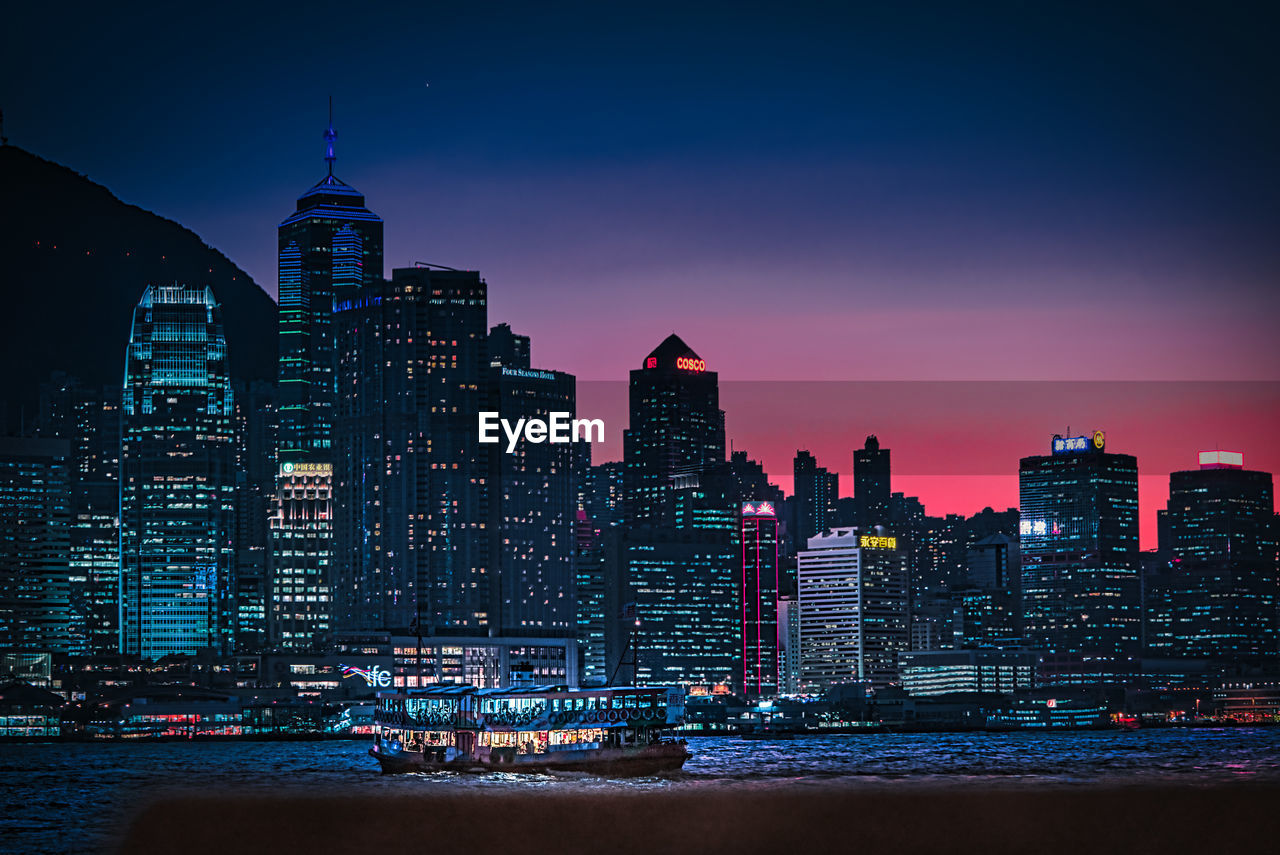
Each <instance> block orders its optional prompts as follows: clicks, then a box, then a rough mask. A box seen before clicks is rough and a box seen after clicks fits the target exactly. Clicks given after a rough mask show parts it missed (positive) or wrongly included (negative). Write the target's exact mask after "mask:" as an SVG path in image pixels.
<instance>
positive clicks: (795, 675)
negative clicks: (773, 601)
mask: <svg viewBox="0 0 1280 855" xmlns="http://www.w3.org/2000/svg"><path fill="white" fill-rule="evenodd" d="M799 691H800V601H799V600H797V599H796V598H795V597H794V596H785V595H784V596H780V597H778V692H779V693H781V694H786V695H794V694H796V693H797V692H799Z"/></svg>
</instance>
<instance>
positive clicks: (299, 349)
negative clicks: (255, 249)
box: [270, 99, 382, 649]
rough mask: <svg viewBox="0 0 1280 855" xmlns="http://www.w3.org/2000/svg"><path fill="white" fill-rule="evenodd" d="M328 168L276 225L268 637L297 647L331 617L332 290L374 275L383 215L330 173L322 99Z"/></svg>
mask: <svg viewBox="0 0 1280 855" xmlns="http://www.w3.org/2000/svg"><path fill="white" fill-rule="evenodd" d="M324 139H325V158H324V159H325V162H326V164H327V165H328V170H327V174H326V175H325V176H324V177H323V178H321V179H320V181H318V182H317V183H316V184H315V185H314V186H313V187H311V189H309V190H307V192H305V193H303V194H302V195H301V196H300V197H298V204H297V209H296V210H295V211H294V212H293V214H292V215H290V216H289V217H288V218H286V219H285V220H284V222H282V223H281V224H280V227H279V232H278V234H279V253H280V254H279V303H280V372H279V381H280V390H279V418H280V427H279V445H278V461H277V462H278V464H279V467H280V468H279V473H278V478H277V492H276V497H275V500H274V502H273V506H272V515H271V542H272V549H271V553H272V567H271V616H270V623H271V640H272V642H273V643H274V644H275V645H277V646H280V647H286V648H294V649H297V648H305V647H308V646H310V645H311V644H312V643H313V642H314V641H315V640H316V638H317V637H318V636H320V635H322V634H324V633H325V632H327V631H328V630H329V629H330V628H331V626H330V623H331V618H332V594H333V592H332V580H331V579H330V565H331V556H332V551H333V550H332V541H333V499H332V480H333V422H334V409H335V380H334V377H335V365H336V357H335V350H334V331H333V312H334V305H333V298H334V292H335V290H336V289H337V288H340V287H343V286H355V287H360V286H364V285H369V284H373V283H377V282H380V281H381V280H382V219H381V218H380V217H378V215H377V214H374V213H373V212H372V211H370V210H369V209H368V208H366V207H365V203H364V196H363V195H361V194H360V192H359V191H358V190H356V189H355V188H354V187H351V186H350V185H348V184H346V183H344V182H343V181H341V180H339V179H338V177H337V176H336V175H334V171H333V168H334V162H335V161H336V160H337V154H336V151H335V141H336V139H337V133H336V132H335V131H334V129H333V101H332V99H330V106H329V127H328V129H327V130H326V131H325V134H324Z"/></svg>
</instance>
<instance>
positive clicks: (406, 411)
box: [334, 266, 573, 634]
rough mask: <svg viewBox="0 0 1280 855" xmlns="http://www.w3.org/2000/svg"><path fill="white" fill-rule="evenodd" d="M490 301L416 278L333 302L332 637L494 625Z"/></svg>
mask: <svg viewBox="0 0 1280 855" xmlns="http://www.w3.org/2000/svg"><path fill="white" fill-rule="evenodd" d="M486 303H487V286H486V285H485V283H484V281H483V280H482V279H481V278H480V274H479V273H477V272H475V271H460V270H440V269H432V268H428V267H425V266H422V267H414V268H404V269H397V270H395V271H393V273H392V278H391V280H390V281H388V282H379V283H375V284H371V285H370V284H365V285H356V284H352V285H348V286H345V287H342V288H340V289H339V291H338V298H337V309H338V310H337V313H336V316H335V324H336V328H337V343H338V383H339V390H340V394H339V396H338V402H339V409H338V418H337V427H336V430H335V442H336V451H337V453H336V454H335V458H334V459H335V463H336V466H337V471H336V475H335V487H334V489H335V497H336V503H337V515H336V527H337V531H336V535H335V550H336V551H335V566H334V596H335V600H336V602H335V609H336V618H335V622H336V623H337V624H338V628H339V629H344V630H346V629H349V630H365V629H382V628H390V629H396V630H407V629H413V630H415V631H416V632H421V633H422V634H441V633H459V632H461V633H467V632H470V633H472V634H475V633H477V632H488V631H489V630H490V628H491V627H492V620H491V616H492V615H491V613H492V609H493V605H494V603H493V598H494V597H495V596H496V595H497V591H496V587H495V586H496V585H497V582H496V580H495V578H494V573H493V568H492V566H491V564H490V551H491V542H490V532H489V528H488V526H489V525H490V505H489V502H490V465H491V462H490V458H489V448H490V446H487V445H482V444H480V443H479V442H478V441H477V417H478V414H479V413H480V412H481V411H483V410H487V409H490V407H489V403H488V402H489V398H490V383H489V371H490V360H489V355H488V347H487V335H486V333H487V329H488V327H487V308H486ZM569 495H570V496H571V497H572V495H573V494H572V493H569ZM570 523H571V521H570ZM565 538H566V540H568V541H571V540H572V531H571V530H570V531H568V532H567V533H566V534H565ZM565 548H566V549H571V548H572V546H571V543H566V545H565ZM493 628H494V629H496V627H493Z"/></svg>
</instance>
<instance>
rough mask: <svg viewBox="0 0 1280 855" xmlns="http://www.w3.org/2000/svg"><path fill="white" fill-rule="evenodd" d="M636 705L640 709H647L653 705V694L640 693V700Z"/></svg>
mask: <svg viewBox="0 0 1280 855" xmlns="http://www.w3.org/2000/svg"><path fill="white" fill-rule="evenodd" d="M638 706H639V707H640V709H642V710H647V709H649V708H650V707H652V706H653V695H641V696H640V702H639V704H638Z"/></svg>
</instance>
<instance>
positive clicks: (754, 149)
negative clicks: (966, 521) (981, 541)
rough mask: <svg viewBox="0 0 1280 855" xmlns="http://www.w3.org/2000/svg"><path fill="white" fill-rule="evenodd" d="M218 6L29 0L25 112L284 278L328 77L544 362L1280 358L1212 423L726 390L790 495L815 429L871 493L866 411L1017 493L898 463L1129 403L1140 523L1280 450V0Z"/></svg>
mask: <svg viewBox="0 0 1280 855" xmlns="http://www.w3.org/2000/svg"><path fill="white" fill-rule="evenodd" d="M194 8H198V9H199V11H198V12H195V11H189V10H182V11H178V10H179V9H180V7H174V6H168V5H156V6H154V7H151V8H145V7H134V8H132V9H122V8H119V7H116V6H108V5H88V6H85V7H83V8H81V9H79V10H76V9H75V8H74V7H71V8H70V9H69V10H68V9H67V8H66V7H63V6H58V7H56V11H55V10H53V7H40V6H24V8H19V9H14V10H8V11H6V18H7V24H8V26H6V28H5V30H6V32H5V33H4V34H3V36H0V38H2V39H3V47H4V50H3V52H2V55H0V72H2V73H0V108H3V109H4V111H5V131H6V133H7V135H8V136H9V138H10V140H11V142H13V143H14V144H16V145H20V146H22V147H24V148H27V149H29V150H32V151H34V152H36V153H38V154H40V155H42V156H44V157H48V158H50V159H53V160H56V161H59V162H61V163H65V164H67V165H69V166H71V167H72V168H74V169H76V170H78V171H81V172H84V173H86V174H87V175H88V176H89V177H90V178H92V179H93V180H95V181H98V182H100V183H103V184H105V185H106V186H107V187H109V188H110V189H111V190H112V191H113V192H115V193H116V194H117V195H118V196H120V197H121V198H123V199H124V200H126V201H128V202H132V203H134V204H138V205H141V206H142V207H145V208H148V209H151V210H154V211H156V212H158V213H160V214H162V215H164V216H167V217H171V218H173V219H175V220H178V221H179V222H181V223H183V224H184V225H186V226H188V227H189V228H191V229H193V230H195V231H196V232H197V233H198V234H200V235H201V236H202V237H203V238H204V239H205V240H207V241H208V242H209V243H211V244H212V245H214V246H216V247H217V248H218V249H220V250H222V251H223V252H225V253H226V254H227V255H228V256H230V257H231V259H232V260H234V261H235V262H236V263H238V264H239V265H241V266H242V267H244V268H245V269H246V270H247V271H248V272H249V273H250V274H251V275H252V276H254V278H255V279H256V280H257V281H258V283H259V284H261V285H262V286H263V287H264V288H266V289H267V290H268V291H269V292H272V293H274V290H275V225H276V224H277V223H278V222H279V221H280V220H281V219H282V218H284V217H285V216H286V215H287V214H288V213H289V212H290V211H291V210H292V207H293V201H294V199H295V198H296V197H297V196H298V195H299V194H300V193H301V192H302V191H303V190H305V189H306V188H307V187H309V186H310V185H311V184H313V183H314V182H315V181H316V180H318V179H319V178H320V177H321V175H322V174H323V171H324V163H323V161H322V159H321V157H322V150H323V143H322V140H321V133H322V131H323V128H324V124H325V120H326V115H325V105H326V98H327V96H328V95H329V94H332V95H333V97H334V103H335V111H336V116H335V123H336V125H337V128H338V156H339V159H338V163H337V169H336V170H335V171H336V173H337V174H338V176H339V177H340V178H342V179H343V180H345V181H347V182H348V183H350V184H352V185H354V186H356V187H357V188H359V189H360V190H361V191H363V192H364V193H365V195H366V197H367V199H368V203H369V206H370V207H371V208H372V209H373V210H374V211H376V212H378V213H379V214H380V215H381V216H382V217H383V218H384V220H385V221H386V224H387V228H386V235H387V262H388V267H394V266H408V265H409V264H411V263H412V262H414V261H429V262H434V263H439V264H446V265H449V266H453V267H462V268H474V269H479V270H480V271H481V273H482V274H483V275H484V277H485V278H486V280H487V281H488V283H489V287H490V319H491V321H492V322H495V323H496V322H498V321H508V322H510V323H511V324H512V325H513V327H515V328H516V329H517V330H518V331H520V332H523V333H526V334H529V335H531V336H532V337H533V349H534V361H535V363H536V364H537V365H538V366H540V367H549V368H559V369H563V370H567V371H571V372H574V373H576V374H577V375H578V376H579V378H581V379H584V380H599V381H604V380H619V379H622V378H625V376H626V372H627V371H628V370H629V369H631V368H634V367H638V365H639V363H640V360H641V358H642V357H643V356H644V354H646V353H647V352H648V351H649V350H650V349H652V348H653V346H655V345H656V344H657V343H658V342H659V341H660V340H661V339H662V338H663V337H665V336H666V335H667V334H668V333H670V332H672V331H676V332H678V333H679V334H680V335H681V336H682V337H683V338H684V339H685V340H686V341H687V342H688V343H689V344H690V345H691V346H693V347H694V348H695V349H696V350H697V351H698V352H699V353H700V354H701V355H702V356H703V357H704V358H705V359H706V360H707V362H708V366H709V367H711V368H713V369H716V370H718V371H719V372H720V375H721V378H722V380H723V381H725V382H736V381H769V380H782V379H787V380H822V381H843V382H855V383H858V382H863V381H883V380H893V381H940V380H941V381H1009V380H1017V381H1144V382H1148V383H1149V382H1150V381H1161V382H1162V383H1167V382H1170V381H1264V382H1262V383H1260V384H1258V385H1257V386H1233V387H1231V388H1233V389H1235V390H1237V392H1238V391H1239V390H1241V389H1246V390H1247V389H1253V390H1254V391H1252V392H1244V393H1240V395H1239V396H1237V397H1238V398H1239V400H1236V401H1235V403H1234V404H1232V407H1235V409H1233V408H1232V407H1228V408H1226V409H1225V410H1221V411H1218V412H1216V413H1210V414H1208V415H1206V404H1205V399H1204V397H1203V396H1202V395H1200V394H1192V393H1190V392H1187V391H1186V390H1187V389H1191V388H1201V389H1203V388H1208V387H1192V386H1190V385H1188V386H1185V387H1179V386H1178V385H1177V383H1176V382H1175V383H1174V385H1173V386H1161V387H1160V388H1162V389H1164V390H1165V393H1167V391H1168V390H1169V389H1174V388H1180V389H1182V390H1183V391H1181V392H1177V393H1175V394H1174V395H1173V396H1172V398H1170V399H1168V400H1166V399H1165V398H1162V399H1161V401H1160V403H1159V406H1157V407H1153V408H1151V409H1148V410H1141V409H1138V408H1135V405H1134V403H1133V402H1134V400H1135V396H1134V395H1132V394H1126V393H1122V394H1118V395H1117V394H1115V393H1114V389H1116V388H1127V389H1129V390H1133V389H1135V388H1139V387H1137V386H1123V385H1121V386H1114V385H1110V384H1108V385H1107V387H1106V389H1107V391H1106V392H1105V393H1103V392H1101V391H1100V392H1099V393H1098V394H1097V395H1095V396H1093V397H1092V398H1091V397H1090V396H1089V394H1088V391H1087V388H1086V389H1085V390H1084V391H1083V393H1081V394H1076V393H1078V392H1080V391H1081V390H1080V389H1079V388H1077V387H1074V386H1072V387H1071V388H1072V389H1073V390H1074V391H1073V394H1072V396H1071V397H1070V406H1067V405H1065V404H1064V405H1063V406H1061V407H1055V403H1054V401H1055V399H1053V398H1052V397H1050V398H1049V399H1048V400H1043V398H1044V397H1045V396H1044V395H1040V396H1038V397H1039V398H1041V399H1042V400H1039V401H1038V403H1037V404H1036V405H1035V408H1034V409H1028V408H1027V406H1024V405H1023V404H1021V403H1020V396H1021V394H1022V393H1021V392H1017V391H1016V390H1017V389H1023V390H1025V389H1026V388H1028V387H1026V386H1021V387H1010V388H1013V389H1015V391H1014V392H1009V391H1008V390H1007V389H1006V390H1005V393H1002V394H1000V395H997V396H993V397H991V398H990V399H989V400H986V401H985V402H984V403H985V406H983V407H981V408H978V409H977V410H975V409H973V408H971V407H970V406H969V405H968V404H965V405H963V406H960V405H956V404H955V403H954V402H952V404H947V403H946V400H945V399H946V398H947V397H948V395H946V394H943V395H941V397H940V398H926V399H923V402H921V401H917V403H916V405H915V408H914V409H913V408H912V406H908V405H906V404H903V403H901V402H899V404H897V405H896V406H895V407H894V408H893V409H889V408H888V404H886V403H883V399H882V402H879V403H878V402H877V401H876V400H875V399H868V400H864V401H862V402H861V404H860V406H858V407H856V408H854V409H852V410H850V411H849V412H848V413H847V414H843V415H841V416H840V417H839V419H840V420H838V421H836V420H834V419H835V417H833V416H831V415H830V414H827V415H822V414H820V413H817V414H806V413H805V412H804V411H803V406H802V405H800V404H797V405H796V407H798V408H799V409H793V410H792V412H794V413H796V414H797V417H796V420H795V422H794V423H793V425H792V426H791V428H792V429H789V430H786V431H774V432H772V433H768V432H763V431H761V430H757V427H758V423H757V421H753V420H752V419H751V418H749V417H747V416H744V415H742V412H741V407H743V406H745V405H740V409H739V412H738V413H736V414H735V412H734V410H733V409H732V408H731V407H730V408H729V409H730V412H729V426H730V434H731V435H735V431H736V438H737V440H738V442H739V447H745V448H747V449H748V450H749V451H751V452H752V453H753V455H754V456H757V457H761V458H762V459H764V460H765V462H766V465H767V468H768V469H769V470H770V472H771V473H776V474H777V480H779V481H781V482H783V483H787V482H788V481H789V479H787V478H786V477H784V476H786V475H788V474H789V471H790V455H791V454H793V453H794V451H795V448H797V447H806V446H808V447H811V448H821V449H828V448H829V449H830V450H829V451H827V452H826V457H827V458H828V459H823V457H824V455H823V454H821V453H820V454H819V460H820V462H822V463H824V464H825V465H828V466H830V467H832V468H836V469H838V470H839V471H840V472H841V473H842V475H843V477H844V479H847V481H848V482H851V481H852V478H851V475H850V474H849V470H850V468H851V463H850V460H851V453H852V449H853V448H854V447H855V446H857V445H860V444H861V441H862V436H863V435H864V434H866V433H872V432H874V433H878V434H879V435H880V436H881V437H882V439H884V440H885V443H886V444H887V445H889V446H891V447H892V448H893V449H894V453H895V463H900V465H901V467H905V468H900V467H897V466H896V467H895V470H896V472H900V473H901V474H902V475H903V477H904V479H906V478H917V479H924V480H921V481H918V484H917V486H918V489H914V492H917V493H919V494H920V495H921V496H922V497H923V498H925V500H926V504H928V505H929V509H930V511H931V512H942V511H948V510H957V511H965V512H967V511H971V510H977V509H979V508H981V507H982V506H983V505H985V504H995V505H1000V506H1002V505H1004V504H1008V503H1016V478H1015V479H1014V481H1013V482H1012V483H1013V485H1014V487H1013V491H1012V496H1011V497H1010V496H1009V490H1008V489H1007V486H1006V488H1004V489H1003V490H996V489H994V488H993V489H992V492H991V493H990V494H981V495H980V494H979V493H978V492H976V488H975V490H974V491H969V492H968V493H966V491H965V490H964V489H958V488H957V489H952V488H947V489H945V490H944V489H943V487H942V486H940V485H942V484H943V481H941V480H936V481H935V482H933V486H930V482H929V481H928V479H929V477H932V476H937V478H942V476H944V475H945V476H947V477H952V478H954V477H970V478H977V477H982V476H981V474H980V473H979V472H970V473H968V474H967V475H965V474H964V473H946V472H939V471H938V470H939V464H936V463H921V464H918V465H916V464H910V463H907V462H906V461H910V460H912V459H917V458H919V457H920V455H921V454H925V452H924V451H923V450H922V449H921V448H919V447H918V444H921V443H926V442H929V443H932V445H931V446H930V450H929V451H928V453H927V454H935V455H940V456H943V457H949V458H950V459H960V458H962V457H963V456H964V455H977V456H978V457H981V462H979V463H976V464H975V466H976V468H977V469H978V470H981V472H982V473H987V476H988V477H1001V478H1004V479H1005V480H1004V481H1003V482H1002V483H1005V484H1006V485H1007V484H1008V483H1009V481H1008V478H1009V477H1010V476H1011V475H1016V466H1017V464H1016V460H1017V457H1018V456H1020V455H1022V454H1029V453H1043V451H1044V449H1045V448H1047V444H1048V437H1049V435H1051V434H1052V433H1055V432H1062V431H1064V430H1065V429H1066V427H1067V426H1068V425H1071V426H1076V427H1078V428H1080V430H1081V431H1082V432H1083V431H1084V430H1085V429H1089V430H1091V429H1093V428H1094V427H1104V428H1107V427H1108V425H1115V424H1117V423H1119V422H1123V423H1124V425H1125V427H1124V429H1123V430H1121V431H1120V432H1119V433H1117V431H1116V430H1115V429H1114V428H1111V429H1109V433H1110V435H1111V436H1112V437H1113V442H1114V447H1115V450H1119V451H1128V452H1132V453H1136V454H1138V456H1139V463H1140V464H1141V465H1142V466H1143V471H1144V476H1146V480H1144V495H1143V506H1144V540H1146V541H1147V542H1146V543H1145V544H1144V545H1147V546H1154V542H1152V541H1151V538H1150V535H1151V533H1152V529H1151V520H1152V519H1153V518H1154V517H1153V514H1154V508H1155V507H1156V506H1157V503H1158V502H1163V497H1162V496H1159V495H1158V493H1159V491H1160V489H1162V488H1161V487H1160V486H1159V484H1158V482H1159V481H1160V478H1163V476H1164V475H1165V474H1167V472H1168V471H1169V469H1170V468H1184V467H1189V466H1190V465H1192V464H1193V462H1194V454H1195V452H1196V451H1198V450H1200V448H1202V447H1203V448H1212V447H1214V446H1215V444H1216V445H1221V446H1222V447H1224V448H1235V449H1237V450H1243V451H1244V452H1245V453H1246V462H1247V463H1249V464H1250V466H1251V468H1252V467H1257V468H1269V469H1270V470H1271V471H1275V470H1276V469H1280V455H1278V454H1277V452H1276V451H1275V450H1274V449H1273V448H1272V447H1271V445H1272V443H1271V442H1268V441H1267V440H1268V439H1270V440H1272V441H1274V440H1276V439H1277V438H1280V405H1278V404H1277V398H1276V395H1275V388H1276V387H1275V383H1276V381H1277V380H1280V343H1278V341H1280V335H1278V333H1277V320H1280V241H1278V240H1277V236H1278V235H1280V170H1278V168H1277V152H1280V109H1277V107H1278V106H1280V105H1277V96H1276V92H1277V91H1278V87H1277V83H1280V73H1278V68H1277V66H1278V64H1280V60H1278V59H1277V57H1278V56H1280V52H1277V51H1276V50H1275V49H1274V34H1275V33H1276V32H1277V27H1276V23H1277V16H1276V11H1275V6H1274V5H1264V4H1258V5H1252V4H1230V5H1229V6H1228V7H1226V8H1223V7H1221V6H1220V5H1213V4H1207V3H1206V4H1200V5H1198V6H1196V5H1190V4H1157V3H1151V4H1126V5H1125V7H1124V8H1123V9H1118V8H1115V7H1114V6H1113V4H1097V5H1084V4H1065V3H1063V4H1028V3H1010V4H999V5H973V4H916V3H892V4H890V3H876V4H838V3H831V4H806V3H785V4H784V3H777V4H771V5H770V6H767V7H766V6H764V5H762V4H743V3H697V4H690V8H685V7H684V6H683V5H674V4H673V5H664V4H659V3H647V4H636V5H622V4H608V3H590V4H560V3H537V4H533V3H530V4H522V5H503V4H483V3H465V4H436V3H416V4H412V5H408V6H406V7H405V8H395V7H386V6H383V5H381V4H364V5H362V4H351V3H308V4H305V5H297V6H294V7H292V8H289V7H284V6H278V7H277V6H275V5H274V4H256V5H240V4H225V5H212V4H210V5H206V6H200V7H194ZM838 387H839V384H836V386H833V387H829V388H830V389H835V388H838ZM740 388H751V384H750V382H748V383H747V385H746V386H743V387H740ZM756 388H761V389H764V388H770V389H772V388H775V387H774V386H772V385H769V386H760V387H756ZM956 388H965V389H968V390H969V391H980V390H981V388H983V387H980V386H979V387H974V386H970V385H967V384H961V385H960V386H957V387H956ZM992 388H1001V389H1003V388H1004V387H1000V386H999V384H996V385H995V386H993V387H992ZM1048 388H1051V389H1059V388H1066V387H1060V386H1052V387H1048ZM1100 388H1101V387H1100ZM1143 388H1146V387H1145V386H1143ZM1165 393H1162V394H1165ZM815 394H818V396H819V397H821V394H819V393H815ZM1250 396H1252V397H1250ZM1165 397H1166V398H1168V395H1167V394H1166V395H1165ZM1136 400H1146V397H1144V394H1138V395H1136ZM930 401H937V403H929V402H930ZM1107 402H1111V403H1112V404H1114V406H1110V407H1109V406H1108V405H1107ZM817 403H821V402H820V401H819V402H817ZM601 406H605V405H604V404H603V403H602V404H601ZM804 406H808V404H805V405H804ZM767 409H768V408H766V410H767ZM841 412H842V413H843V412H844V411H843V410H842V411H841ZM1223 413H1232V414H1235V413H1239V419H1241V420H1243V421H1239V422H1238V423H1232V424H1226V423H1224V422H1223V418H1222V415H1223ZM911 414H914V415H911ZM909 415H911V417H910V418H908V416H909ZM1206 419H1207V420H1208V421H1206ZM735 421H737V422H738V426H737V427H736V428H735ZM1209 422H1212V424H1210V423H1209ZM908 423H909V424H908ZM806 425H811V426H812V433H811V434H806V432H805V426H806ZM621 426H622V423H617V424H616V428H617V429H620V428H621ZM610 427H611V428H614V427H615V424H611V425H610ZM1175 427H1176V430H1175ZM895 431H896V436H895V435H893V434H894V433H895ZM980 432H981V433H980ZM1154 434H1160V435H1159V436H1158V437H1157V436H1154ZM1210 434H1213V435H1210ZM976 435H981V436H983V437H984V438H985V442H986V443H988V445H986V446H984V447H983V449H984V450H981V453H979V452H980V450H979V449H975V446H974V445H973V443H972V441H971V440H967V441H966V442H965V443H963V444H962V443H961V441H960V440H959V439H957V438H956V437H959V436H964V437H972V436H976ZM815 453H817V452H816V451H815ZM984 455H985V456H984ZM942 468H946V467H945V466H943V467H942ZM913 472H914V473H915V474H912V473H913ZM1156 476H1159V477H1156ZM1148 481H1150V482H1151V483H1152V484H1155V485H1156V487H1155V488H1154V492H1153V491H1152V490H1151V489H1148V487H1147V484H1148ZM950 483H955V482H950ZM842 486H845V490H846V491H847V489H848V487H850V486H851V483H849V484H848V485H847V486H846V485H842ZM896 486H905V487H906V488H907V489H908V490H909V491H912V482H910V481H905V480H904V481H903V482H901V483H900V484H899V485H896ZM1164 486H1165V487H1167V479H1165V483H1164ZM931 491H932V492H931ZM931 496H932V497H934V499H935V501H933V502H931V501H930V499H931ZM1008 498H1011V499H1012V502H1010V501H1008V500H1007V499H1008Z"/></svg>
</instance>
